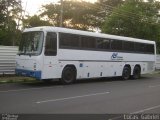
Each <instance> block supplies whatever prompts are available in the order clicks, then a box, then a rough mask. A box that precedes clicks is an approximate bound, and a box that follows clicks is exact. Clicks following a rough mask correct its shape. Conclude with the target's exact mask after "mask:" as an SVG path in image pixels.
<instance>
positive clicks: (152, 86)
mask: <svg viewBox="0 0 160 120" xmlns="http://www.w3.org/2000/svg"><path fill="white" fill-rule="evenodd" d="M154 87H160V85H150V86H149V88H154Z"/></svg>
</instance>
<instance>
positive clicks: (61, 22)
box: [60, 0, 63, 27]
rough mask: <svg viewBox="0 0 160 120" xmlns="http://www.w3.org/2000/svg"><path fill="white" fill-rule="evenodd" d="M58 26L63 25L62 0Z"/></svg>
mask: <svg viewBox="0 0 160 120" xmlns="http://www.w3.org/2000/svg"><path fill="white" fill-rule="evenodd" d="M60 27H63V0H61V13H60Z"/></svg>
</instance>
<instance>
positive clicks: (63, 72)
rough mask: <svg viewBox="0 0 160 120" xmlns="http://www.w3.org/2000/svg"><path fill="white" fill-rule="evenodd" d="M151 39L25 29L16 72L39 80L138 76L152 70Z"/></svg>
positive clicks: (153, 47)
mask: <svg viewBox="0 0 160 120" xmlns="http://www.w3.org/2000/svg"><path fill="white" fill-rule="evenodd" d="M155 60H156V45H155V42H154V41H148V40H141V39H135V38H129V37H122V36H115V35H108V34H101V33H94V32H86V31H80V30H73V29H67V28H59V27H46V26H44V27H35V28H28V29H25V30H24V32H23V34H22V40H21V43H20V46H19V53H18V54H17V56H16V74H18V75H23V76H30V77H34V78H36V79H39V80H44V81H45V80H48V79H56V78H58V79H60V81H61V82H62V83H64V84H70V83H73V82H74V81H75V80H76V79H84V78H85V79H86V78H99V77H115V76H122V77H123V79H125V80H127V79H129V78H130V77H132V78H134V79H138V78H140V76H141V74H146V73H150V72H153V71H154V70H155Z"/></svg>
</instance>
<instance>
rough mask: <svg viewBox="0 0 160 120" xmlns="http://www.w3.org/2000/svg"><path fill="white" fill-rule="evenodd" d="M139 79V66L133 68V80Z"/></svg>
mask: <svg viewBox="0 0 160 120" xmlns="http://www.w3.org/2000/svg"><path fill="white" fill-rule="evenodd" d="M140 77H141V66H140V65H139V64H137V65H135V66H134V69H133V79H139V78H140Z"/></svg>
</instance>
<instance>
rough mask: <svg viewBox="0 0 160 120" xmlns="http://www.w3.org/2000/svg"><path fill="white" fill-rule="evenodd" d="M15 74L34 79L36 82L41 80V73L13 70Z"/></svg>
mask: <svg viewBox="0 0 160 120" xmlns="http://www.w3.org/2000/svg"><path fill="white" fill-rule="evenodd" d="M15 73H16V74H17V75H21V76H26V77H34V78H36V79H38V80H40V79H41V74H42V72H41V71H33V70H23V69H15Z"/></svg>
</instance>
